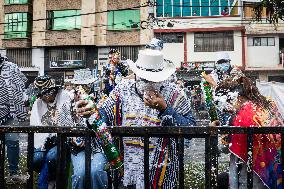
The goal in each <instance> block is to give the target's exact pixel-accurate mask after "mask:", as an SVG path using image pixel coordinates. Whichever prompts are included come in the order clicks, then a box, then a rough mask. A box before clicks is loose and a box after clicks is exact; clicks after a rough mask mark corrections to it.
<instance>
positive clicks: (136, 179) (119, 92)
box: [100, 79, 190, 189]
mask: <svg viewBox="0 0 284 189" xmlns="http://www.w3.org/2000/svg"><path fill="white" fill-rule="evenodd" d="M161 94H162V95H163V96H164V98H165V101H166V102H167V104H168V105H169V106H170V107H172V108H173V109H174V111H175V112H176V113H178V114H179V115H181V116H184V115H187V114H189V112H190V105H189V101H188V99H187V98H186V96H185V94H184V93H183V92H182V91H181V90H180V89H179V88H177V86H176V85H175V84H173V83H169V82H163V89H162V91H161ZM118 101H119V102H120V103H119V104H118V103H117V102H118ZM117 106H119V108H118V107H117ZM100 112H101V113H103V114H105V115H103V116H104V117H106V122H107V124H108V125H112V126H119V125H123V126H163V125H167V124H169V123H171V125H173V124H174V125H177V126H178V125H180V123H179V121H178V120H176V119H175V118H174V117H173V116H170V115H166V116H161V117H160V116H159V111H158V110H155V109H151V108H150V107H148V106H145V105H144V102H143V101H142V99H141V98H140V97H139V96H138V95H137V94H136V92H135V80H133V79H125V80H123V81H122V82H121V83H120V84H118V85H117V87H116V88H115V89H114V90H113V91H112V93H111V94H110V97H109V98H108V99H107V100H106V101H105V102H104V104H103V105H102V108H101V110H100ZM117 114H121V115H120V116H117ZM118 119H121V120H120V122H121V124H117V122H118ZM169 120H171V121H170V122H169ZM186 124H187V125H188V123H186ZM123 142H124V179H123V184H124V185H125V186H127V185H136V188H139V189H143V188H144V163H143V162H144V150H143V146H144V143H143V139H142V138H141V137H124V139H123ZM149 147H150V154H149V165H150V180H151V188H164V189H172V188H174V187H175V186H176V184H177V173H178V159H177V151H176V142H175V139H172V138H170V139H169V138H150V145H149Z"/></svg>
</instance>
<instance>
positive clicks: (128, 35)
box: [106, 30, 140, 46]
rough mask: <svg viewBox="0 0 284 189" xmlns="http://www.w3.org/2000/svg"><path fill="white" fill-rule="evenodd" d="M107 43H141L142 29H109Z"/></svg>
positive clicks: (111, 44)
mask: <svg viewBox="0 0 284 189" xmlns="http://www.w3.org/2000/svg"><path fill="white" fill-rule="evenodd" d="M106 40H107V45H109V46H115V45H140V30H133V31H107V37H106Z"/></svg>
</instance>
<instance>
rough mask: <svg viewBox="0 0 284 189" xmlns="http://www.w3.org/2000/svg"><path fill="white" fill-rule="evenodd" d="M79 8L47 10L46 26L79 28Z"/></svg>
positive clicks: (61, 28)
mask: <svg viewBox="0 0 284 189" xmlns="http://www.w3.org/2000/svg"><path fill="white" fill-rule="evenodd" d="M80 12H81V11H80V10H60V11H50V12H49V23H48V26H49V27H48V28H49V29H51V30H72V29H80V28H81V16H80Z"/></svg>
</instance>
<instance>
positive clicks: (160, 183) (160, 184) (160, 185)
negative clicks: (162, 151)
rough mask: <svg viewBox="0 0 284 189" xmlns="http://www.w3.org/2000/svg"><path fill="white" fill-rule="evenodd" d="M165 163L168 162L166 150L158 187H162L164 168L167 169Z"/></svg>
mask: <svg viewBox="0 0 284 189" xmlns="http://www.w3.org/2000/svg"><path fill="white" fill-rule="evenodd" d="M167 164H168V150H167V152H166V157H165V160H164V166H163V169H162V173H161V177H160V180H159V184H158V185H159V189H161V188H162V184H163V180H164V178H165V174H166V170H167Z"/></svg>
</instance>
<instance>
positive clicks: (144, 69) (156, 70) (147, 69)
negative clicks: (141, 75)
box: [136, 65, 163, 72]
mask: <svg viewBox="0 0 284 189" xmlns="http://www.w3.org/2000/svg"><path fill="white" fill-rule="evenodd" d="M136 67H137V68H138V69H140V70H143V71H147V72H161V71H163V68H160V69H149V68H142V67H140V66H137V65H136Z"/></svg>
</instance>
